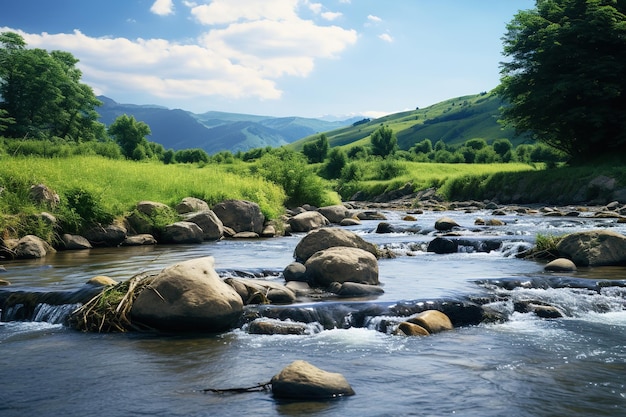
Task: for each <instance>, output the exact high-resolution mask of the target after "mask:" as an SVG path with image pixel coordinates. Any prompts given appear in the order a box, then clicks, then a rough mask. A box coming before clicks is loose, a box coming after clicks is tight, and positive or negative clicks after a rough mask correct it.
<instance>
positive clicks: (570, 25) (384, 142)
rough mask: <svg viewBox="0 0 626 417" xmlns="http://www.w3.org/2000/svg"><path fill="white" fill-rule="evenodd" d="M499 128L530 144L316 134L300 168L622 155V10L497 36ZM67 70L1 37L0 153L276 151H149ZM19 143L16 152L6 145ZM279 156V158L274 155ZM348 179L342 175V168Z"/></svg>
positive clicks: (531, 15)
mask: <svg viewBox="0 0 626 417" xmlns="http://www.w3.org/2000/svg"><path fill="white" fill-rule="evenodd" d="M503 54H504V56H505V57H506V58H507V61H506V62H504V63H502V64H501V83H500V85H499V86H498V87H497V88H496V93H498V94H499V95H500V96H501V97H502V98H503V99H504V100H505V102H506V103H507V104H505V105H504V106H503V108H502V112H501V113H502V120H503V122H504V123H507V124H509V125H511V126H513V127H514V128H515V130H516V132H517V133H519V134H522V133H525V134H527V135H529V137H530V138H531V139H532V140H534V141H536V142H535V144H525V145H520V146H517V147H516V148H513V147H512V145H511V143H510V142H509V141H508V140H506V139H497V140H495V141H493V143H491V144H488V143H487V142H486V141H485V140H484V139H481V138H476V139H470V140H468V141H467V142H465V143H464V144H462V145H460V146H450V145H447V144H446V143H444V142H443V141H440V140H439V141H437V142H435V143H434V144H433V143H432V141H430V140H428V139H425V140H422V141H420V142H419V143H415V144H414V145H413V146H412V147H411V148H410V149H408V150H399V149H398V146H397V139H396V138H395V135H394V133H393V131H392V129H391V128H389V127H387V126H384V125H383V126H380V128H379V129H377V130H376V131H375V132H374V133H373V134H372V135H371V136H370V138H369V140H370V145H369V146H363V145H355V146H346V147H343V148H331V147H330V146H329V143H328V139H327V138H326V137H325V136H324V135H321V136H320V137H319V138H318V139H317V140H314V141H311V142H309V143H307V144H305V145H304V147H303V150H302V154H303V157H304V160H305V161H307V162H308V163H311V164H321V165H322V166H321V168H320V169H319V172H320V174H321V175H322V176H325V177H327V178H338V177H339V176H341V175H342V174H341V172H342V171H343V170H344V168H346V166H347V165H348V163H349V162H350V161H351V160H357V159H365V158H380V159H381V160H393V159H405V160H411V161H424V162H427V161H432V162H444V163H490V162H511V161H519V162H536V161H544V162H547V163H548V164H549V165H556V164H557V163H558V162H561V161H567V162H569V163H581V162H583V163H584V162H587V161H589V160H591V159H597V158H606V157H610V158H614V157H620V158H623V157H624V156H625V155H626V117H624V114H626V2H624V1H621V0H620V1H618V0H537V1H536V7H534V8H533V9H530V10H523V11H520V12H518V14H516V15H515V16H514V18H513V20H512V21H511V22H510V23H509V24H508V25H507V32H506V33H505V35H504V37H503ZM77 63H78V60H77V59H76V58H74V57H73V56H72V55H71V54H70V53H68V52H63V51H52V52H48V51H45V50H42V49H28V48H26V43H25V42H24V39H23V38H22V37H21V36H20V35H18V34H16V33H13V32H4V33H1V34H0V99H1V101H0V134H2V135H3V136H4V137H6V138H8V139H5V140H3V141H2V143H0V150H1V149H4V150H5V152H6V153H8V154H11V155H13V154H15V155H17V154H25V153H35V154H42V155H45V156H48V155H59V154H61V155H62V154H70V155H71V154H76V153H94V154H101V155H105V156H107V157H112V158H117V157H123V158H127V159H132V160H143V159H156V160H160V161H163V162H164V163H175V162H200V163H206V162H211V161H215V162H226V163H227V162H232V161H234V160H235V159H241V160H252V159H258V158H262V157H263V156H264V155H266V154H270V153H277V152H279V151H273V150H268V149H267V148H260V149H255V150H251V151H248V152H238V153H236V154H234V155H233V154H231V153H229V152H220V153H218V154H216V155H213V156H209V155H208V154H207V153H206V152H205V151H203V150H201V149H191V150H182V151H174V150H165V149H163V146H161V145H159V144H156V143H153V142H149V141H148V140H147V139H146V136H148V135H149V134H150V128H149V127H148V126H147V125H146V124H145V123H143V122H139V121H137V120H135V119H134V118H133V117H131V116H127V115H123V116H120V117H119V118H118V119H116V120H115V121H114V122H113V123H112V124H111V125H110V126H109V127H108V128H105V126H104V125H103V124H102V123H100V122H98V113H97V111H96V108H97V107H98V106H99V105H100V104H101V103H100V102H99V101H98V100H97V98H96V97H95V95H94V93H93V91H92V89H91V88H90V87H89V86H87V85H86V84H83V83H81V82H80V78H81V75H82V74H81V72H80V70H79V69H78V68H76V64H77ZM16 138H19V139H20V140H19V141H18V142H17V143H15V142H14V141H11V139H16ZM280 152H286V151H284V150H282V151H280ZM346 169H347V168H346Z"/></svg>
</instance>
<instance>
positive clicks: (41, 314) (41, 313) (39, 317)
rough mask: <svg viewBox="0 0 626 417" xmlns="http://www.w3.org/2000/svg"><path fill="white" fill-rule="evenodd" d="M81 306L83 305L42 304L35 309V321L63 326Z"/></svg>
mask: <svg viewBox="0 0 626 417" xmlns="http://www.w3.org/2000/svg"><path fill="white" fill-rule="evenodd" d="M81 305H82V304H81V303H76V304H62V305H51V304H46V303H41V304H38V305H37V307H35V312H34V313H33V321H45V322H47V323H50V324H63V323H65V321H66V320H67V318H68V317H69V315H70V314H71V313H72V312H73V311H74V310H76V309H77V308H79V307H80V306H81Z"/></svg>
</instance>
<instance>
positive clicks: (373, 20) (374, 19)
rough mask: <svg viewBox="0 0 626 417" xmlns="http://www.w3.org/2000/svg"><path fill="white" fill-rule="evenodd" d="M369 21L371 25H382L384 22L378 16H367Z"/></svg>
mask: <svg viewBox="0 0 626 417" xmlns="http://www.w3.org/2000/svg"><path fill="white" fill-rule="evenodd" d="M367 21H368V22H370V23H380V22H382V21H383V19H381V18H380V17H378V16H374V15H368V16H367Z"/></svg>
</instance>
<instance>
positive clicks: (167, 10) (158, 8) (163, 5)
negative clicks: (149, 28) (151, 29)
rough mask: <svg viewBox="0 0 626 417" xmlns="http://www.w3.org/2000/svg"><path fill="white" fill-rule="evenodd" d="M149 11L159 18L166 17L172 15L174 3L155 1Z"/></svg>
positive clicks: (162, 0) (166, 0)
mask: <svg viewBox="0 0 626 417" xmlns="http://www.w3.org/2000/svg"><path fill="white" fill-rule="evenodd" d="M150 11H151V12H152V13H154V14H158V15H159V16H167V15H170V14H173V13H174V2H173V0H156V1H155V2H154V4H152V7H150Z"/></svg>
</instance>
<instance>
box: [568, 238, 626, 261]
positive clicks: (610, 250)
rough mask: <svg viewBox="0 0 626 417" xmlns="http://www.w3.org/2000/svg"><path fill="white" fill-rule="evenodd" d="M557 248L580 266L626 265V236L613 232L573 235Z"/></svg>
mask: <svg viewBox="0 0 626 417" xmlns="http://www.w3.org/2000/svg"><path fill="white" fill-rule="evenodd" d="M556 248H557V250H558V251H559V254H560V255H561V256H564V257H566V258H569V259H571V260H572V261H573V262H574V263H575V264H576V265H579V266H603V265H606V266H609V265H626V236H624V235H622V234H620V233H617V232H614V231H612V230H591V231H585V232H577V233H571V234H569V235H566V236H565V237H563V239H561V241H560V242H559V243H558V245H557V247H556Z"/></svg>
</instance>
